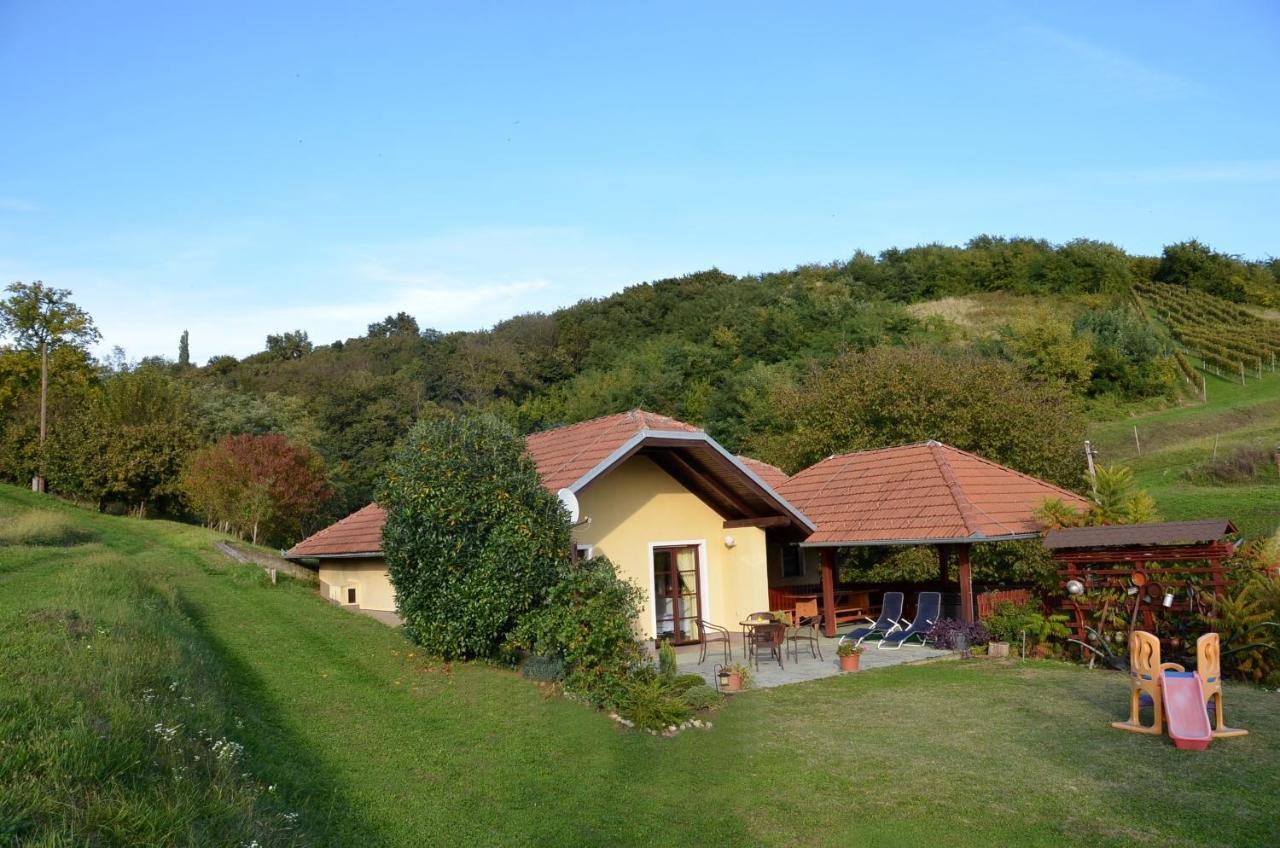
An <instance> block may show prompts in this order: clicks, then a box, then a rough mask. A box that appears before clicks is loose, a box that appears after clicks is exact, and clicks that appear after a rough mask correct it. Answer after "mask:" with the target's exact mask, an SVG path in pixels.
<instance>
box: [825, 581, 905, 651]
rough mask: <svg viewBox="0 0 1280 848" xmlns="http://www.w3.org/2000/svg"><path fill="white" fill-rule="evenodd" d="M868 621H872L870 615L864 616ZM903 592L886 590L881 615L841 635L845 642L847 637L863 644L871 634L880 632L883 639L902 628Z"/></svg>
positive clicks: (858, 643)
mask: <svg viewBox="0 0 1280 848" xmlns="http://www.w3.org/2000/svg"><path fill="white" fill-rule="evenodd" d="M863 618H864V619H866V620H867V621H871V618H870V617H869V616H865V615H864V616H863ZM901 618H902V593H901V592H885V593H884V601H883V602H882V603H881V604H880V617H879V618H877V619H876V620H875V621H871V624H870V625H865V626H862V627H855V628H853V629H852V630H850V631H849V632H848V633H846V634H844V635H843V636H841V637H840V641H841V642H842V643H843V642H844V641H845V640H846V639H848V640H850V641H852V642H853V644H854V645H861V644H862V643H863V641H864V640H865V639H867V638H868V637H869V636H874V635H875V634H877V633H879V634H880V638H881V639H882V640H883V639H885V638H887V637H888V635H889V634H890V633H892V632H894V631H895V630H900V629H902V621H901Z"/></svg>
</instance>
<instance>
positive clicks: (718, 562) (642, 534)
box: [319, 457, 769, 638]
mask: <svg viewBox="0 0 1280 848" xmlns="http://www.w3.org/2000/svg"><path fill="white" fill-rule="evenodd" d="M578 500H579V504H580V506H581V514H582V517H583V518H590V519H591V521H590V523H589V524H585V525H583V526H580V527H578V528H575V530H574V533H573V536H574V542H575V544H578V545H590V546H591V548H592V553H593V554H596V555H603V556H607V557H608V558H609V559H610V560H612V561H613V563H614V564H615V565H617V566H618V570H619V572H620V573H621V574H622V576H623V577H625V578H626V579H628V580H630V581H632V582H633V583H635V584H636V585H637V586H639V587H640V589H641V590H642V592H643V595H644V608H643V610H642V611H641V613H640V618H639V619H638V620H637V622H636V630H637V632H638V633H639V634H640V635H642V636H644V637H646V638H652V637H653V635H654V625H653V621H654V604H653V559H652V553H651V551H652V548H653V546H655V545H659V546H661V545H664V544H671V543H680V544H685V543H688V544H695V545H697V546H698V560H699V572H700V575H701V584H702V594H703V607H702V616H703V618H706V619H707V620H709V621H712V622H715V623H716V624H720V625H722V626H725V627H728V628H729V629H731V630H733V629H736V627H737V623H738V622H739V621H741V620H742V619H743V618H745V617H746V616H747V615H748V614H750V613H752V612H756V611H757V610H765V609H768V607H769V571H768V565H767V563H768V561H769V557H768V556H767V554H766V550H765V532H764V531H763V530H761V529H759V528H755V527H739V528H734V529H732V530H726V529H725V528H724V519H723V518H722V517H721V516H720V515H719V514H718V513H717V512H716V511H715V510H713V509H711V507H709V506H707V505H706V504H705V503H703V502H702V500H700V499H699V498H698V497H697V496H696V495H694V494H693V493H692V492H690V491H689V490H688V489H686V488H684V487H683V486H681V485H680V484H679V483H678V482H676V481H675V479H674V478H672V477H671V476H670V475H668V474H667V473H666V472H665V471H663V470H662V469H661V468H659V467H658V466H657V465H655V464H654V463H653V462H651V461H650V460H648V459H646V458H644V457H633V458H632V459H630V460H628V461H627V462H625V463H623V464H622V465H621V466H620V467H618V468H616V469H614V470H613V471H612V472H610V473H608V474H606V475H605V476H604V477H602V478H600V479H599V480H597V481H595V482H594V483H593V484H592V485H590V486H588V487H587V488H586V489H585V490H584V491H583V492H582V493H581V494H580V495H579V499H578ZM726 536H733V538H734V542H735V544H734V546H733V547H732V548H730V547H728V546H727V545H726V544H725V537H726ZM319 577H320V591H321V595H322V596H323V597H325V598H326V599H335V598H334V596H332V595H331V594H330V592H331V587H332V588H336V589H337V592H338V594H337V596H336V600H337V602H338V603H340V604H342V605H344V606H345V605H346V599H347V595H346V589H347V587H348V586H355V587H356V593H357V594H356V601H357V603H356V605H357V606H359V607H360V608H361V609H371V610H386V611H389V612H394V611H395V608H396V605H395V590H394V589H393V588H392V586H391V579H390V578H389V577H388V576H387V566H386V562H385V561H384V560H382V559H381V558H369V559H326V560H321V562H320V574H319Z"/></svg>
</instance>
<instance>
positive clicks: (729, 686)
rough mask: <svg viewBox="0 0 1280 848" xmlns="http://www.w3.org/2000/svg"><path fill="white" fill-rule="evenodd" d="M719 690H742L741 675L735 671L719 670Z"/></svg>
mask: <svg viewBox="0 0 1280 848" xmlns="http://www.w3.org/2000/svg"><path fill="white" fill-rule="evenodd" d="M720 691H722V692H741V691H742V675H741V674H739V673H738V672H736V671H725V672H721V674H720Z"/></svg>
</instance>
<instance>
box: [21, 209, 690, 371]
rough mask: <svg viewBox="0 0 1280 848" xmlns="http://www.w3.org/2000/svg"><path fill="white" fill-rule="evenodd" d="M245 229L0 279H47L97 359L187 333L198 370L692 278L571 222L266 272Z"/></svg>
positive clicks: (295, 262)
mask: <svg viewBox="0 0 1280 848" xmlns="http://www.w3.org/2000/svg"><path fill="white" fill-rule="evenodd" d="M251 229H252V228H246V233H247V234H246V233H219V234H206V235H204V236H202V237H201V238H200V239H198V240H195V241H191V240H187V241H180V240H177V239H173V238H166V237H165V236H164V235H163V234H156V233H142V234H133V235H128V236H124V237H117V238H114V239H112V240H111V242H110V244H109V246H108V247H107V248H104V249H102V250H101V251H99V252H100V253H102V254H103V255H104V259H105V260H107V261H109V260H114V262H112V263H111V264H113V265H114V266H115V267H112V268H110V269H109V270H103V269H101V268H99V267H96V266H95V267H86V266H85V265H82V264H71V263H67V264H62V265H60V266H51V265H48V264H41V263H35V262H31V261H18V260H16V259H9V260H6V259H5V258H4V257H0V275H3V276H0V279H2V278H8V279H28V278H30V279H36V278H43V279H44V280H45V281H46V282H48V283H50V284H51V285H57V286H59V287H63V288H70V289H72V290H73V292H74V297H75V299H76V301H77V302H79V303H80V304H81V305H82V306H84V307H85V308H86V309H88V310H89V312H90V313H91V314H92V315H93V316H94V318H95V320H96V321H97V323H98V326H99V328H100V329H101V331H102V335H103V339H102V344H101V346H100V352H102V353H105V352H107V351H109V350H110V349H111V348H112V347H113V346H115V345H119V346H121V347H123V348H124V349H125V351H126V352H127V354H128V355H129V357H130V358H132V359H137V358H139V357H142V356H149V355H156V354H160V355H164V356H169V357H173V356H175V355H176V352H177V345H178V336H179V335H180V334H181V333H182V331H183V330H188V331H190V333H191V353H192V359H193V360H194V361H196V362H203V361H205V360H206V359H208V358H209V357H210V356H214V355H218V354H228V353H229V354H233V355H236V356H244V355H247V354H250V353H254V352H256V351H259V350H262V349H263V347H264V342H265V339H266V336H267V335H268V334H269V333H278V332H281V331H284V330H293V329H304V330H306V331H307V332H308V333H309V334H310V337H311V340H312V341H313V342H315V343H316V344H327V343H329V342H332V341H335V340H338V339H346V338H350V337H353V336H358V335H363V334H364V332H365V331H366V328H367V326H368V325H369V324H371V323H373V322H374V321H377V320H380V319H382V318H384V317H386V316H387V315H392V314H395V313H397V312H400V311H404V312H408V313H409V314H411V315H413V316H414V317H415V318H417V319H418V323H419V325H420V326H422V327H424V328H425V327H432V328H435V329H438V330H442V331H450V330H463V329H480V328H484V327H489V326H492V325H493V324H495V323H497V322H499V321H501V320H503V319H506V318H510V317H511V316H513V315H518V314H521V313H525V312H531V311H546V310H550V309H554V308H556V307H559V306H564V305H568V304H571V303H574V302H575V301H577V300H579V299H581V298H583V297H588V296H596V295H602V294H607V293H610V292H613V291H616V290H617V289H619V288H621V287H622V286H623V285H625V284H629V283H634V282H638V281H640V280H644V279H654V278H657V277H660V276H666V275H670V274H671V273H676V272H683V271H685V270H687V269H688V266H686V265H685V264H684V263H683V262H681V261H679V260H676V261H670V260H668V262H667V263H663V264H664V265H665V266H666V267H662V266H659V264H658V263H657V262H656V261H655V260H652V259H648V258H642V257H640V255H639V254H638V252H637V251H636V250H635V249H634V248H632V247H629V246H619V245H614V244H609V243H606V242H604V241H603V240H598V239H595V238H593V237H591V236H589V235H587V234H586V233H585V232H584V231H582V230H580V229H578V228H573V227H517V228H496V229H495V228H484V229H459V230H453V231H448V232H443V233H437V234H433V235H430V236H424V237H422V238H419V239H410V240H401V241H394V242H386V243H370V244H347V245H335V246H333V247H331V248H329V249H326V250H324V251H322V252H321V253H320V254H319V255H312V256H307V257H306V258H305V259H301V260H299V259H295V258H293V257H289V258H286V259H285V260H282V261H281V260H276V261H274V262H273V263H272V264H271V265H270V266H269V267H267V266H264V265H263V264H261V261H262V260H261V258H260V256H261V254H260V252H259V247H260V245H261V243H262V242H263V241H264V240H267V239H277V238H278V237H279V236H280V234H279V233H278V232H275V231H270V232H266V233H262V232H259V233H249V232H248V231H249V230H251ZM94 253H95V251H93V250H81V251H80V252H79V253H77V254H76V257H77V258H79V259H81V260H83V259H84V258H85V257H86V256H88V257H90V258H92V257H93V255H94ZM104 264H105V262H104Z"/></svg>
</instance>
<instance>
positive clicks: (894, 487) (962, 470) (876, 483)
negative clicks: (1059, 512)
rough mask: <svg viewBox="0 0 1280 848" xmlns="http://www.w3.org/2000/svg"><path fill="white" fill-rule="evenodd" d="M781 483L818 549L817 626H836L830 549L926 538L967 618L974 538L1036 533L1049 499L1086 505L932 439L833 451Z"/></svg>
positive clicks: (832, 630)
mask: <svg viewBox="0 0 1280 848" xmlns="http://www.w3.org/2000/svg"><path fill="white" fill-rule="evenodd" d="M779 491H780V492H781V494H782V495H783V496H784V497H786V498H787V499H788V500H789V501H790V502H791V503H792V504H794V505H795V506H796V507H798V508H799V509H800V510H801V511H802V512H804V514H805V515H806V516H808V517H809V518H810V519H811V520H812V521H813V522H814V523H815V524H816V525H817V530H816V531H815V532H813V533H812V534H811V535H810V536H809V537H808V538H807V539H805V541H804V542H802V543H801V545H802V547H804V548H815V549H817V550H819V551H820V552H821V560H822V608H823V610H824V612H825V614H824V615H823V630H824V632H825V633H826V635H827V636H835V635H836V625H837V622H836V616H835V615H834V614H831V612H833V611H834V610H835V593H836V588H835V587H836V582H837V581H836V551H838V550H839V549H840V548H853V547H876V546H881V547H888V546H897V545H907V546H921V545H931V546H933V547H935V548H936V549H937V551H938V560H939V562H940V563H941V568H942V579H943V580H944V581H945V580H947V579H948V577H949V572H950V566H951V563H952V562H953V561H954V562H955V563H956V565H957V568H956V575H955V576H956V579H957V582H958V583H959V588H960V614H961V616H962V617H963V618H964V620H965V621H972V620H973V614H974V612H973V573H972V569H971V567H970V563H969V556H970V550H971V548H972V546H973V545H975V544H981V543H986V542H1005V541H1015V540H1025V539H1035V538H1038V537H1039V535H1040V531H1041V527H1040V525H1039V523H1038V522H1037V521H1036V520H1035V511H1036V510H1037V509H1038V508H1039V507H1040V505H1041V504H1042V503H1043V502H1044V501H1045V499H1046V498H1058V499H1060V500H1062V501H1063V502H1064V503H1066V504H1067V505H1068V506H1071V507H1074V508H1077V509H1084V508H1085V507H1087V502H1086V501H1085V500H1084V499H1083V498H1081V497H1080V496H1079V495H1077V494H1075V493H1073V492H1068V491H1066V490H1065V489H1060V488H1058V487H1057V486H1053V485H1051V484H1049V483H1046V482H1044V481H1042V480H1037V479H1036V478H1034V477H1030V476H1028V475H1026V474H1022V473H1020V472H1017V471H1014V470H1013V469H1011V468H1007V467H1005V466H1003V465H1000V464H999V463H995V462H992V461H990V460H987V459H983V458H982V457H980V456H976V455H974V454H971V453H968V452H966V451H962V450H959V449H957V448H953V447H950V446H948V445H944V444H942V443H941V442H936V441H929V442H923V443H919V444H913V445H904V446H901V447H894V448H885V449H881V450H871V451H861V452H859V453H851V454H841V455H838V456H833V457H830V458H828V459H825V460H823V461H822V462H819V463H817V464H816V465H814V466H812V467H810V468H807V469H805V470H804V471H801V472H800V473H799V474H797V475H796V476H794V477H792V478H791V479H790V480H788V481H787V482H786V483H784V484H783V485H782V486H781V487H780V489H779Z"/></svg>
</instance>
